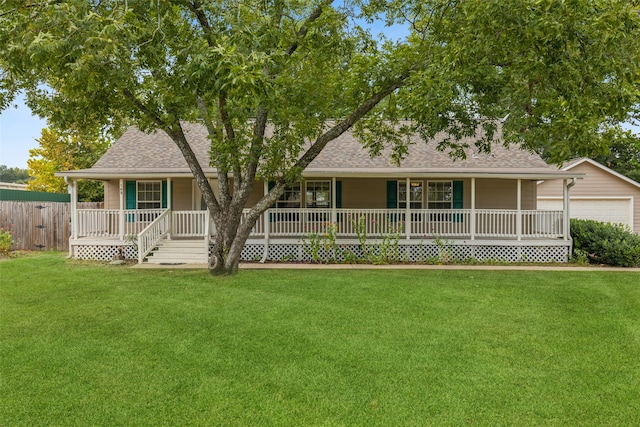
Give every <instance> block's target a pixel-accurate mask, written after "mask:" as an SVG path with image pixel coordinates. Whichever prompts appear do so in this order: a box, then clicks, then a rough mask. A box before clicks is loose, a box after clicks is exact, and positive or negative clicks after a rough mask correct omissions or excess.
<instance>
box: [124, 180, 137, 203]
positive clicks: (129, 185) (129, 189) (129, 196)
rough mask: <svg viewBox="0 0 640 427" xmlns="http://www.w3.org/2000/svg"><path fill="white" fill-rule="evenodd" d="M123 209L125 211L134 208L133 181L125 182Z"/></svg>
mask: <svg viewBox="0 0 640 427" xmlns="http://www.w3.org/2000/svg"><path fill="white" fill-rule="evenodd" d="M125 194H126V196H125V200H126V204H125V207H126V208H127V209H135V208H136V182H135V181H127V182H126V185H125Z"/></svg>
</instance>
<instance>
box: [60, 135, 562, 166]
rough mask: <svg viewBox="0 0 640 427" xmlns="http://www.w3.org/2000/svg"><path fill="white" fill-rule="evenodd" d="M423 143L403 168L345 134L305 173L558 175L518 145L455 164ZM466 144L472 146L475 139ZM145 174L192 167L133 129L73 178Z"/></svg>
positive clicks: (193, 139) (199, 139)
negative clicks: (371, 154) (376, 154)
mask: <svg viewBox="0 0 640 427" xmlns="http://www.w3.org/2000/svg"><path fill="white" fill-rule="evenodd" d="M183 127H184V130H185V134H186V136H187V140H188V141H189V143H190V145H191V147H192V148H193V149H194V152H195V153H196V156H197V157H198V160H199V161H200V164H201V166H202V167H203V169H204V171H205V173H208V174H214V173H215V170H214V169H213V168H211V167H209V166H208V162H209V156H208V149H209V143H208V139H207V131H206V128H205V127H204V126H202V125H200V124H194V123H186V124H184V125H183ZM441 138H442V136H439V137H436V138H435V139H434V140H433V141H429V142H428V143H426V144H425V143H424V141H422V140H419V137H417V136H416V144H413V145H411V146H410V147H409V155H408V156H407V157H406V159H405V160H403V162H402V164H401V166H400V167H396V166H395V165H393V164H392V163H391V161H390V149H386V150H384V151H383V154H382V155H381V156H379V157H375V158H371V157H370V156H369V153H368V152H367V151H366V150H365V149H363V148H362V146H361V145H360V143H359V142H358V141H357V140H356V139H355V138H354V136H353V134H352V133H351V132H346V133H344V134H343V135H342V136H340V137H339V138H337V139H335V140H334V141H331V142H330V143H329V144H328V145H327V147H326V148H325V149H324V150H323V152H322V153H321V154H320V155H319V156H318V157H317V158H316V159H315V160H314V161H313V162H312V163H311V164H310V165H309V167H308V168H307V170H306V172H305V174H306V175H310V174H314V173H318V174H320V173H327V172H332V173H336V174H339V173H362V174H367V173H378V174H379V173H387V172H388V173H402V172H411V173H446V172H451V173H454V172H455V173H472V172H478V173H480V172H487V173H514V174H515V173H541V174H542V173H558V169H557V168H555V167H553V166H550V165H547V164H546V163H545V162H544V161H543V160H542V159H541V158H540V157H539V156H538V155H536V154H532V153H530V152H527V151H525V150H522V149H520V148H518V147H511V148H510V149H507V148H505V147H503V146H502V145H501V144H494V146H493V147H492V154H491V155H487V154H484V153H480V154H474V149H473V148H472V149H470V150H468V155H467V158H466V159H465V160H456V161H454V160H452V159H451V157H450V156H449V155H448V154H447V153H446V152H439V151H437V150H436V145H437V142H438V140H440V139H441ZM462 142H467V143H469V145H470V146H472V147H473V139H472V138H468V139H467V140H463V141H462ZM142 173H164V174H168V175H171V174H184V173H189V168H188V166H187V163H186V161H185V160H184V158H183V157H182V154H181V153H180V151H179V150H178V147H177V146H176V145H175V143H174V142H173V141H172V140H171V139H170V138H169V136H168V135H166V134H165V133H164V132H154V133H151V134H146V133H143V132H141V131H140V130H138V129H137V128H135V127H131V128H129V129H128V130H127V131H126V132H125V133H124V134H123V135H122V137H120V139H118V140H117V141H116V142H115V143H114V144H113V146H112V147H111V148H109V150H108V151H107V152H106V153H105V155H104V156H102V158H101V159H100V160H98V162H96V164H95V165H94V166H93V167H92V168H90V169H86V170H83V171H76V173H69V175H76V174H77V175H78V176H80V175H82V176H86V177H89V176H90V175H95V176H99V175H106V174H110V175H115V174H121V175H127V174H142Z"/></svg>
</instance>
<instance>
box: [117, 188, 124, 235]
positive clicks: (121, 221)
mask: <svg viewBox="0 0 640 427" xmlns="http://www.w3.org/2000/svg"><path fill="white" fill-rule="evenodd" d="M118 209H120V215H118V237H120V240H124V179H122V178H120V180H119V181H118Z"/></svg>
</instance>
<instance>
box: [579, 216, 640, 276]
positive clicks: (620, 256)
mask: <svg viewBox="0 0 640 427" xmlns="http://www.w3.org/2000/svg"><path fill="white" fill-rule="evenodd" d="M571 237H573V248H574V256H578V255H579V254H581V253H584V252H581V251H585V252H586V253H587V254H589V259H590V261H591V262H595V263H601V264H608V265H613V266H618V267H637V266H640V236H639V235H637V234H634V233H632V232H631V231H630V229H629V227H626V226H623V225H622V224H607V223H603V222H598V221H592V220H582V219H572V220H571Z"/></svg>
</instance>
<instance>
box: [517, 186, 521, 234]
mask: <svg viewBox="0 0 640 427" xmlns="http://www.w3.org/2000/svg"><path fill="white" fill-rule="evenodd" d="M517 188H518V189H517V191H516V194H517V198H518V199H517V205H516V206H517V210H518V213H517V216H516V236H517V238H518V240H522V180H521V179H518V185H517Z"/></svg>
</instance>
